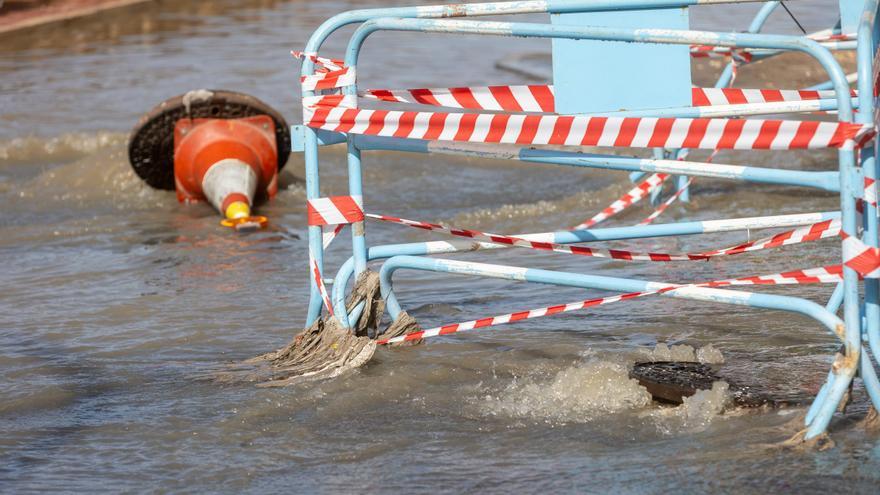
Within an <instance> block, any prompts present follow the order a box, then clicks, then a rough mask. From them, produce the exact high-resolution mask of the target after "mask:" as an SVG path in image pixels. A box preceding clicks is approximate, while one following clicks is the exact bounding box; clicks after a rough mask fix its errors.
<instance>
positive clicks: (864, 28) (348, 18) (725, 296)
mask: <svg viewBox="0 0 880 495" xmlns="http://www.w3.org/2000/svg"><path fill="white" fill-rule="evenodd" d="M698 3H702V2H699V1H697V0H678V1H671V0H663V1H661V0H638V1H636V0H617V1H589V0H581V1H566V0H551V1H523V2H496V3H486V4H457V5H445V6H425V7H403V8H391V9H370V10H359V11H351V12H347V13H344V14H340V15H338V16H335V17H333V18H331V19H330V20H328V21H326V22H325V23H324V24H322V25H321V26H320V27H319V28H318V29H317V31H316V32H315V33H314V34H313V35H312V37H311V38H310V40H309V42H308V44H307V46H306V49H305V52H306V53H307V54H312V53H317V52H318V50H319V49H320V47H321V45H322V44H323V42H324V40H325V39H326V38H327V37H328V36H329V35H330V34H331V33H333V32H334V31H336V30H338V29H339V28H341V27H343V26H345V25H349V24H355V23H359V24H361V25H360V26H359V27H358V28H357V30H356V31H355V32H354V34H353V35H352V37H351V39H350V41H349V44H348V47H347V50H346V53H345V60H344V66H345V67H348V68H351V69H352V70H356V68H357V66H358V62H359V60H358V58H359V54H360V49H361V47H362V45H363V44H364V42H365V41H366V40H367V39H368V37H369V36H370V35H371V34H373V33H375V32H378V31H409V32H418V33H442V34H450V35H452V34H478V35H492V36H514V37H525V38H550V39H553V40H589V41H590V42H598V41H613V42H618V43H625V44H631V43H636V44H650V45H653V46H661V47H677V46H684V47H687V46H690V45H695V44H696V45H708V46H712V47H721V48H728V49H730V50H731V51H730V53H731V55H732V56H733V55H735V53H736V51H743V52H742V53H748V55H749V57H751V58H752V59H762V58H768V57H770V56H774V55H777V54H781V53H787V52H801V53H804V54H806V55H808V56H810V57H812V58H813V59H814V60H815V61H816V62H818V64H819V65H820V66H821V67H822V69H823V70H824V71H825V72H826V74H827V76H828V78H829V82H828V83H826V84H823V85H819V86H817V89H819V88H821V89H826V88H831V89H833V90H834V97H833V98H818V99H816V100H815V101H812V102H810V103H797V104H791V103H789V104H781V103H776V104H773V103H754V104H732V105H721V106H719V107H698V106H693V105H687V106H680V104H679V103H676V101H677V100H680V96H676V97H674V98H672V99H670V100H668V102H667V103H666V105H665V106H666V107H665V108H632V107H630V106H629V105H631V104H632V101H629V100H627V103H626V106H627V108H626V110H621V111H613V112H609V111H603V112H597V113H595V115H596V116H600V117H602V116H605V117H627V118H642V117H644V118H680V119H686V118H706V117H731V116H732V117H743V116H748V115H761V114H774V113H785V112H789V111H790V112H803V111H834V112H836V114H837V120H838V122H841V123H858V124H866V125H868V124H873V116H874V108H875V105H876V98H875V97H874V93H875V88H874V80H873V77H874V76H873V63H874V57H875V54H876V51H877V42H878V39H880V36H878V25H877V24H878V23H877V16H876V14H877V10H878V0H866V1H865V2H864V4H863V5H862V6H861V10H860V11H861V12H862V15H861V20H860V22H859V24H858V32H857V33H856V39H855V40H854V41H852V40H843V41H838V40H835V41H833V42H827V43H826V42H820V41H817V40H814V39H810V38H808V37H805V36H782V35H774V34H759V31H760V30H761V28H762V26H763V24H764V22H765V21H766V19H767V17H768V16H769V15H770V13H772V12H773V10H774V9H775V8H776V7H777V6H778V5H779V2H775V1H774V2H765V3H764V4H763V5H762V6H761V8H760V10H759V12H758V14H757V15H756V17H755V19H754V20H753V22H752V24H751V25H750V26H749V29H748V32H746V33H717V32H705V31H693V30H687V29H668V28H666V29H658V28H638V27H636V28H634V27H606V26H595V25H569V24H567V23H561V22H560V23H554V24H536V23H515V22H487V21H474V20H461V19H448V18H450V17H456V18H459V17H471V16H486V15H499V14H521V13H549V14H565V15H566V16H569V17H566V19H568V21H567V22H571V20H576V21H578V22H583V23H586V22H588V20H589V19H591V17H590V13H603V14H602V16H597V17H594V18H595V19H607V16H609V15H612V13H614V12H623V11H626V12H627V14H631V13H632V12H634V11H643V10H645V9H661V10H662V9H683V8H686V7H688V6H692V5H696V4H698ZM713 3H740V2H738V1H737V0H729V1H726V0H725V1H723V2H722V1H715V2H713ZM844 3H846V6H845V8H844V9H843V12H844V15H847V16H848V15H850V14H849V11H850V9H851V8H852V5H851V4H852V2H849V3H847V2H846V1H844V0H841V5H842V6H843V5H844ZM661 10H657V11H658V12H659V11H661ZM685 18H686V14H685ZM633 19H636V20H638V19H643V17H639V16H638V15H636V16H635V17H632V16H631V17H630V18H629V19H628V20H627V21H626V23H624V24H626V25H630V24H632V23H633ZM646 22H647V21H646ZM832 32H834V31H832ZM836 34H838V35H839V34H840V33H839V31H837V32H836ZM568 46H569V47H571V46H573V45H568ZM636 46H641V45H636ZM853 48H855V49H856V60H857V67H858V94H857V96H853V95H851V93H850V86H849V83H850V80H851V78H850V77H848V76H847V75H846V74H845V73H844V71H843V70H842V69H841V67H840V65H839V63H838V62H837V61H836V60H835V58H834V56H833V55H832V52H831V50H832V49H853ZM744 50H753V51H751V52H745V51H744ZM563 52H564V50H563ZM669 53H674V52H669ZM675 53H677V52H675ZM563 55H564V53H563ZM554 56H558V54H557V53H554ZM568 56H573V55H572V53H568ZM736 64H737V62H736V61H735V60H734V59H732V60H731V62H730V63H728V64H727V65H726V66H725V68H724V70H723V72H722V74H721V76H720V78H719V80H718V82H717V83H716V87H717V88H724V87H727V86H728V84H729V83H730V82H731V79H732V77H733V75H734V70H735V68H736ZM563 73H564V75H560V74H563ZM314 74H315V63H314V61H312V60H311V59H309V58H308V57H306V58H305V59H304V61H303V67H302V75H303V76H304V77H310V76H313V75H314ZM556 76H557V77H564V78H568V82H569V83H571V80H572V78H576V77H578V74H572V73H569V72H566V71H558V73H557V74H556ZM687 79H688V80H689V75H688V76H687ZM680 83H681V81H678V82H677V83H676V86H677V87H679V89H680V86H681V84H680ZM565 91H567V96H566V97H565V98H568V100H569V102H568V103H567V104H570V103H571V100H572V98H575V99H577V98H578V95H576V94H575V95H574V96H572V95H573V93H571V90H570V88H568V89H566V90H565ZM321 94H323V93H321V92H315V91H303V97H304V98H310V97H316V96H320V95H321ZM341 94H342V95H346V96H348V97H351V98H357V96H358V88H357V84H356V82H355V83H352V84H349V85H345V86H341ZM589 97H590V95H589V94H587V95H580V96H579V98H580V99H582V100H583V99H586V98H589ZM575 103H578V102H575ZM590 103H592V102H590ZM608 105H609V102H603V103H602V105H600V106H601V107H602V108H605V107H607V108H620V107H619V106H617V107H614V106H608ZM564 106H565V105H563V107H564ZM585 108H595V109H599V108H600V107H596V106H594V107H589V106H588V107H585ZM854 109H858V113H854V111H853V110H854ZM557 111H558V110H557ZM561 113H564V112H561ZM590 115H594V114H590ZM292 134H293V135H294V144H293V147H294V149H295V150H302V151H304V154H305V165H306V184H307V187H306V191H307V197H308V199H309V200H315V199H318V198H319V197H320V187H319V173H318V172H319V160H318V147H319V146H320V145H328V144H335V143H342V142H345V143H346V145H347V150H348V151H347V159H348V160H347V161H348V178H349V191H348V194H349V195H350V196H352V197H357V198H360V197H362V196H363V191H362V186H361V182H362V181H361V168H362V156H361V153H362V151H371V150H390V151H403V152H413V153H441V154H442V153H445V154H459V155H466V156H477V157H493V158H505V159H512V160H519V161H523V162H532V163H546V164H556V165H566V166H577V167H588V168H604V169H611V170H621V171H629V172H633V174H632V176H631V177H632V179H633V180H638V179H639V178H640V176H641V175H642V174H644V173H663V174H669V175H672V176H675V177H677V179H676V187H677V189H678V190H679V191H681V199H682V200H686V199H687V193H686V188H687V184H688V183H689V182H688V178H689V177H710V178H720V179H727V180H737V181H746V182H755V183H771V184H780V185H788V186H798V187H808V188H814V189H818V190H824V191H830V192H835V193H839V194H840V212H839V213H838V212H828V213H821V214H805V215H799V216H798V215H793V216H773V217H765V218H755V219H725V220H723V221H719V222H716V223H712V222H680V223H670V224H663V225H639V226H632V227H618V228H605V229H587V230H574V231H560V232H552V233H542V234H529V235H532V236H536V237H535V238H536V239H537V238H540V239H541V241H542V242H552V243H557V244H574V243H584V242H591V241H600V240H621V239H635V238H651V237H661V236H678V235H694V234H701V233H707V232H719V231H732V230H747V229H751V228H760V227H782V226H802V225H810V224H811V223H816V222H820V221H825V220H829V219H835V218H840V219H841V223H842V232H844V233H848V234H850V235H856V234H858V233H859V231H860V230H861V239H862V240H863V242H864V243H865V244H867V245H868V246H870V247H875V248H876V247H878V245H880V242H878V241H880V238H878V235H880V226H878V209H877V205H876V204H872V203H870V202H866V203H864V206H863V210H864V214H863V215H862V217H861V219H860V216H859V213H858V212H857V209H856V207H857V201H862V200H865V199H866V198H865V188H864V187H863V186H862V184H863V183H865V181H866V179H867V180H868V181H871V180H876V179H877V178H878V177H880V170H878V167H880V165H878V163H877V160H876V158H875V149H876V145H875V143H874V141H872V142H871V143H869V144H867V145H864V146H862V147H861V149H860V150H859V154H858V160H857V155H856V150H855V143H854V142H853V141H848V142H847V143H845V144H844V145H842V146H841V147H840V148H839V151H838V162H839V169H838V171H836V172H830V171H829V172H809V171H796V170H778V169H772V168H764V167H753V166H741V165H736V166H733V165H724V164H713V165H711V166H708V164H707V163H703V162H693V161H687V160H685V159H684V158H685V157H686V153H687V151H686V150H676V149H666V150H664V149H658V148H655V150H656V151H655V157H654V158H639V157H628V156H620V155H611V154H607V155H606V154H598V153H584V152H581V151H559V150H555V149H554V150H548V149H536V148H534V147H532V146H521V147H516V146H510V145H492V144H485V145H478V146H474V145H460V144H458V143H447V142H439V141H431V140H422V139H403V138H396V137H389V136H377V135H360V134H358V133H352V132H330V131H326V130H321V129H313V128H311V127H306V126H294V127H293V129H292ZM672 157H675V158H678V159H672ZM351 227H352V257H351V258H350V259H349V260H348V261H347V262H346V263H344V264H343V266H342V267H341V268H340V270H339V271H338V273H337V275H336V277H335V281H334V283H333V287H332V298H331V300H332V306H333V308H334V309H335V311H334V315H335V316H334V317H335V318H337V320H339V322H340V324H342V325H343V327H344V328H350V326H351V322H353V321H356V320H357V318H358V317H359V316H360V312H361V311H362V310H363V305H359V306H357V307H355V308H354V310H353V311H352V312H351V313H349V312H348V311H347V309H346V307H345V294H346V288H347V285H348V284H349V282H350V280H351V279H352V278H353V277H357V275H359V274H360V273H362V272H364V271H365V270H366V269H367V262H368V261H374V260H386V261H384V263H383V265H382V268H381V271H380V280H381V290H382V296H383V298H384V299H385V301H386V304H387V308H388V310H389V313H390V316H391V317H392V319H397V317H398V315H399V314H400V312H401V311H402V310H401V308H400V305H399V303H398V302H397V299H396V296H395V295H394V291H393V288H392V278H391V276H392V274H393V272H394V271H395V270H397V269H401V268H408V269H415V270H422V271H433V272H442V273H459V274H467V275H472V276H483V277H493V278H506V279H512V280H520V281H527V282H536V283H542V284H554V285H565V286H574V287H585V288H594V289H602V290H608V291H647V290H653V289H656V288H658V287H666V286H668V284H660V283H657V282H648V281H639V280H632V279H624V278H616V277H606V276H597V275H585V274H572V273H564V272H552V271H547V270H540V269H536V268H518V267H506V266H501V265H488V264H485V263H474V262H463V261H454V260H443V259H436V258H426V257H425V256H427V255H433V254H440V253H457V252H464V251H475V250H483V249H486V250H491V249H497V248H501V247H506V246H503V245H498V244H490V243H475V242H472V241H443V242H437V243H411V244H395V245H388V246H375V247H369V246H368V245H367V242H366V237H365V226H364V220H359V221H355V222H354V223H352V225H351ZM527 236H528V235H523V236H522V237H527ZM309 246H310V252H311V253H312V254H313V256H314V258H315V261H316V264H317V267H318V270H319V273H323V270H324V265H323V251H324V250H323V244H322V227H321V226H320V225H310V226H309ZM310 278H311V277H310ZM652 288H653V289H652ZM662 295H665V296H671V297H681V298H685V299H692V300H698V301H704V302H706V301H708V302H715V303H722V304H735V305H741V306H749V307H755V308H764V309H775V310H783V311H789V312H794V313H799V314H802V315H804V316H807V317H809V318H812V319H814V320H816V321H818V322H819V323H821V324H822V325H823V326H824V327H825V328H827V329H828V330H830V331H831V332H832V333H833V334H834V335H836V336H838V337H839V338H840V340H841V341H842V342H843V344H844V348H845V351H844V352H843V353H842V354H839V355H838V356H837V357H836V358H835V361H834V364H833V366H832V370H831V372H830V373H829V375H828V379H827V381H826V383H825V385H824V386H823V387H822V389H821V391H820V392H819V394H817V397H816V399H815V400H814V402H813V404H812V406H811V408H810V411H809V412H808V415H807V420H806V426H807V428H808V431H807V435H806V437H807V438H813V437H815V436H817V435H819V434H821V433H823V432H824V431H825V430H826V429H827V427H828V424H829V422H830V421H831V418H832V415H833V414H834V412H835V410H837V408H838V407H839V406H840V404H841V403H842V402H843V401H845V400H846V396H847V391H848V389H849V388H850V386H851V383H852V380H853V378H854V377H855V376H856V375H857V373H858V375H859V376H860V377H861V379H862V382H863V384H864V386H865V388H866V390H867V391H868V394H869V396H870V398H871V400H872V402H873V405H874V407H875V408H878V409H880V381H878V379H877V376H876V366H875V365H874V364H873V363H872V362H871V357H870V355H871V354H872V355H873V356H875V359H876V357H877V356H880V354H878V353H880V287H878V280H877V279H873V278H869V279H866V281H865V282H864V291H863V292H860V281H859V273H857V272H856V271H855V270H853V269H852V268H850V267H849V266H848V265H844V267H843V280H842V281H841V283H839V284H838V286H837V288H836V289H835V291H834V294H833V296H832V298H831V300H830V301H829V302H828V304H827V305H826V306H825V307H823V306H821V305H818V304H816V303H814V302H812V301H808V300H805V299H801V298H794V297H784V296H776V295H766V294H758V293H751V292H745V291H741V290H729V289H718V288H705V287H702V288H696V287H691V288H681V289H675V290H670V291H667V292H665V293H664V294H662ZM323 304H324V303H323V300H322V297H321V294H320V290H319V287H318V286H317V284H316V283H315V281H314V280H313V281H312V284H311V299H310V304H309V311H308V316H307V322H306V323H307V325H311V323H312V322H314V321H315V320H316V319H317V318H319V317H320V314H321V309H322V307H323ZM840 306H842V307H843V319H840V318H838V317H837V316H836V312H837V310H838V307H840ZM863 341H864V342H865V343H866V344H867V346H863ZM866 350H870V354H869V353H868V352H865V351H866Z"/></svg>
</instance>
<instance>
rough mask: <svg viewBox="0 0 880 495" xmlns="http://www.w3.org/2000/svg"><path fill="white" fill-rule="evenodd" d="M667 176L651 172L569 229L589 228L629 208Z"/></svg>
mask: <svg viewBox="0 0 880 495" xmlns="http://www.w3.org/2000/svg"><path fill="white" fill-rule="evenodd" d="M668 177H669V174H651V175H649V176H648V178H647V179H645V180H643V181H642V182H640V183H638V184H637V185H636V187H634V188H632V189H630V190H629V191H627V192H626V193H625V194H624V195H623V196H621V197H619V198H618V199H616V200H615V201H614V202H613V203H611V204H610V205H608V207H607V208H605V209H604V210H602V211H600V212H599V213H597V214H596V215H594V216H593V217H592V218H590V219H589V220H587V221H585V222H581V223H579V224H577V225H575V226H574V227H572V228H571V230H582V229H589V228H591V227H593V226H595V225H596V224H598V223H599V222H603V221H605V220H607V219H609V218H610V217H612V216H614V215H616V214H618V213H620V212H621V211H623V210H625V209H627V208H629V207H630V206H632V205H634V204H636V203H638V202H639V201H641V200H642V199H643V198H644V197H645V196H647V195H648V194H650V193H651V191H653V190H654V189H655V188H657V187H660V186H662V185H663V182H664V181H665V180H666V179H667V178H668Z"/></svg>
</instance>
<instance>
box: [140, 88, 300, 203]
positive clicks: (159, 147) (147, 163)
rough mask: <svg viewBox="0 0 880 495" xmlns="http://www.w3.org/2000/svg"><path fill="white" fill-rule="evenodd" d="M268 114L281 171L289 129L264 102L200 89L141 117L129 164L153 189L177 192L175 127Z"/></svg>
mask: <svg viewBox="0 0 880 495" xmlns="http://www.w3.org/2000/svg"><path fill="white" fill-rule="evenodd" d="M256 115H268V116H269V117H271V118H272V120H274V121H275V142H276V143H277V146H278V170H281V169H282V168H283V167H284V165H285V164H286V163H287V158H288V157H289V156H290V127H288V125H287V122H286V121H285V120H284V117H282V116H281V114H280V113H278V112H277V111H275V110H274V109H272V107H270V106H269V105H267V104H265V103H263V102H262V101H260V100H258V99H257V98H254V97H253V96H249V95H246V94H243V93H236V92H234V91H224V90H214V89H198V90H193V91H190V92H188V93H185V94H182V95H178V96H175V97H174V98H169V99H167V100H165V101H163V102H162V103H160V104H159V105H157V106H156V107H155V108H153V109H152V110H150V111H149V113H147V114H146V115H144V116H143V117H141V119H140V120H139V121H138V123H137V125H136V126H135V127H134V129H133V130H132V131H131V135H130V136H129V141H128V161H129V162H130V163H131V166H132V168H133V169H134V171H135V173H136V174H138V176H139V177H140V178H141V179H143V180H144V182H146V183H147V184H149V185H150V186H151V187H154V188H156V189H168V190H174V125H175V123H177V121H178V120H180V119H183V118H191V119H202V118H212V119H239V118H243V117H254V116H256Z"/></svg>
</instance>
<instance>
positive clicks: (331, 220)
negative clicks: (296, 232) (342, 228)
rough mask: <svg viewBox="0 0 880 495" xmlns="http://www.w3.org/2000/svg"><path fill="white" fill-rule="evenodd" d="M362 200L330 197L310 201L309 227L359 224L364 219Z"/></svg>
mask: <svg viewBox="0 0 880 495" xmlns="http://www.w3.org/2000/svg"><path fill="white" fill-rule="evenodd" d="M361 205H363V199H362V198H361V197H360V196H331V197H328V198H315V199H310V200H309V201H308V203H307V207H308V224H309V225H339V224H348V223H355V222H360V221H361V220H363V219H364V209H363V206H361Z"/></svg>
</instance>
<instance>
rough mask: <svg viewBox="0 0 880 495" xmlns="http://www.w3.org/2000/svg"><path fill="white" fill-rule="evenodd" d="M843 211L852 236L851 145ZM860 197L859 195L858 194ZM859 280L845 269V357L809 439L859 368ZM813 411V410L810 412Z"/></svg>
mask: <svg viewBox="0 0 880 495" xmlns="http://www.w3.org/2000/svg"><path fill="white" fill-rule="evenodd" d="M839 159H840V210H841V216H842V217H841V220H842V227H843V231H844V232H846V233H848V234H850V235H852V234H854V233H855V232H857V227H858V225H857V214H856V208H855V204H856V199H857V196H856V191H855V187H854V178H855V177H856V174H855V153H854V152H853V149H852V143H851V142H850V143H849V144H848V145H847V146H845V147H844V148H843V149H841V150H840V153H839ZM859 195H860V194H859ZM858 284H859V278H858V274H857V273H856V272H855V270H852V269H851V268H848V267H846V266H844V269H843V316H844V353H843V355H838V356H837V357H836V358H835V360H834V363H833V364H832V367H831V369H832V373H833V374H834V380H833V381H831V382H828V383H826V386H827V395H826V396H825V397H824V400H821V399H822V397H816V402H819V401H820V400H821V404H820V405H819V406H818V410H817V412H816V414H815V417H814V418H812V419H813V420H812V421H811V422H810V424H809V426H808V428H807V434H806V439H807V440H809V439H811V438H815V437H816V436H819V435H821V434H822V433H824V432H825V430H826V429H827V428H828V423H830V422H831V417H832V415H833V414H834V411H835V410H836V409H837V407H838V405H839V404H840V403H841V401H842V400H844V397H845V395H846V392H847V391H848V389H849V385H850V383H851V382H852V379H853V377H854V376H855V372H856V369H857V367H858V366H859V351H860V350H861V338H862V325H861V315H860V314H859V313H860V311H859V306H860V301H859V285H858ZM820 395H821V394H820ZM811 409H813V408H811Z"/></svg>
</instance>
